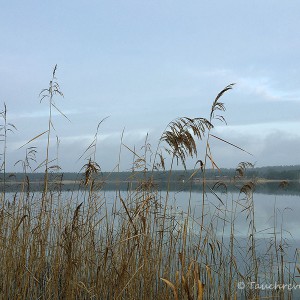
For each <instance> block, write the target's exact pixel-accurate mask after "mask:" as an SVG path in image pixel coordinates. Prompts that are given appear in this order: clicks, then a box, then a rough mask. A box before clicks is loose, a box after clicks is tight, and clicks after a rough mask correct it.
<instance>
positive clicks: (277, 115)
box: [0, 0, 300, 172]
mask: <svg viewBox="0 0 300 300" xmlns="http://www.w3.org/2000/svg"><path fill="white" fill-rule="evenodd" d="M299 11H300V2H299V1H293V0H290V1H285V2H283V1H277V0H264V1H261V0H252V1H238V0H228V1H214V0H210V1H201V0H197V1H196V0H187V1H179V0H177V1H175V0H159V1H158V0H151V1H150V0H122V1H121V0H118V1H116V0H110V1H99V0H97V1H76V0H75V1H56V0H54V1H51V2H50V1H31V0H29V1H22V2H21V1H14V0H12V1H0V40H1V47H0V107H1V108H2V109H3V107H4V103H5V104H6V106H7V122H9V123H12V124H14V125H15V126H16V128H17V130H14V132H13V133H12V132H9V133H8V136H7V153H6V157H7V164H6V168H7V170H9V171H10V172H15V171H19V170H21V164H17V165H15V163H16V162H17V161H18V160H24V158H25V155H26V148H28V147H36V148H35V149H36V150H37V155H36V160H37V162H36V163H35V162H32V168H33V169H35V168H36V167H37V166H38V165H39V164H40V163H42V162H43V160H44V159H45V154H46V144H47V136H46V134H44V135H42V136H41V137H39V138H37V139H35V140H33V141H32V142H31V143H29V144H27V145H25V146H23V147H22V148H20V147H21V146H22V145H24V144H26V143H27V142H28V141H30V140H31V139H33V138H34V137H36V136H37V135H39V134H40V133H42V132H44V131H46V130H47V129H48V116H49V105H48V103H47V100H46V99H44V100H43V101H42V102H41V103H40V97H39V93H40V91H41V90H42V89H44V88H48V86H49V81H50V79H51V75H52V71H53V68H54V66H55V65H56V64H57V66H58V67H57V72H56V77H57V81H58V82H59V84H60V87H61V90H62V92H63V94H64V98H62V97H58V96H57V97H55V98H54V101H55V104H56V106H57V107H58V108H59V109H60V110H61V111H62V112H63V113H64V114H65V115H66V116H67V117H68V118H69V119H70V121H68V120H67V119H66V118H64V117H63V116H62V115H60V114H59V113H57V112H54V114H53V120H52V121H53V126H54V129H55V131H54V130H52V133H51V140H50V145H51V147H50V158H51V159H55V158H56V157H57V151H58V158H59V159H58V164H59V165H60V166H61V168H62V170H63V171H65V172H70V171H74V172H78V171H80V169H81V167H82V166H83V165H84V164H85V163H86V162H87V160H86V159H88V158H89V152H87V153H85V155H83V157H82V158H80V157H81V155H82V154H83V153H84V152H85V150H86V149H87V147H88V146H89V145H90V144H91V143H92V141H93V139H94V135H95V132H96V129H97V125H98V123H99V122H100V121H101V120H102V119H103V118H106V117H109V118H107V119H106V120H105V121H104V122H103V123H102V124H101V125H100V127H99V132H98V139H97V152H96V161H97V163H98V164H99V165H100V166H101V168H102V170H103V171H112V170H115V168H116V166H117V164H118V161H119V151H120V149H121V159H120V161H121V162H120V169H121V170H129V169H130V167H131V166H132V160H133V154H132V152H131V151H130V150H128V148H129V149H131V150H132V151H133V150H134V151H136V153H137V154H138V155H143V151H144V150H143V148H141V147H142V146H143V145H144V144H145V139H146V136H147V134H148V138H147V143H149V144H150V145H151V149H152V151H153V153H154V152H155V149H156V147H157V144H158V141H159V138H160V136H161V135H162V133H163V131H164V130H165V129H166V126H167V125H168V123H169V122H170V121H172V120H173V119H175V118H177V117H184V116H186V117H192V118H193V117H204V118H209V113H210V107H211V104H212V102H213V100H214V98H215V96H216V95H217V94H218V92H220V91H221V90H222V89H223V88H224V87H225V86H227V85H228V84H231V83H235V86H234V88H233V89H232V90H231V91H229V92H227V93H226V94H225V95H224V96H223V97H222V101H223V102H224V103H225V106H226V111H225V112H224V114H223V115H224V117H225V119H226V121H227V125H226V124H223V123H221V122H215V124H214V125H215V128H214V129H213V131H212V133H213V134H214V135H216V136H218V137H220V138H222V139H225V140H227V141H229V142H230V143H233V144H236V145H238V146H239V147H241V148H243V149H245V150H247V151H248V152H250V153H251V154H252V155H249V154H246V153H245V152H242V151H240V150H238V149H236V148H234V147H231V146H229V145H228V144H225V143H222V142H221V141H219V140H216V139H212V140H211V150H212V155H213V158H214V160H215V162H216V164H217V165H218V166H219V167H227V168H230V167H232V168H234V167H236V166H237V164H238V163H239V162H240V161H250V162H252V163H255V165H256V166H257V167H261V166H267V165H294V164H300V155H299V149H300V130H299V129H300V118H299V113H300V33H299V28H300V18H299ZM0 122H2V123H1V124H3V120H0ZM122 132H124V133H123V138H122V142H123V144H125V145H126V147H125V146H122V147H120V143H121V136H122ZM56 136H57V137H58V139H59V147H58V150H57V139H56ZM162 146H163V145H162ZM3 147H4V145H3V142H2V144H0V149H3ZM198 147H199V156H198V157H197V158H195V157H194V158H193V159H190V160H188V168H193V167H194V165H195V162H196V161H197V159H201V160H204V157H203V156H204V152H203V151H204V150H203V149H204V148H205V143H204V141H199V143H198ZM0 151H1V150H0ZM1 152H3V150H2V151H1ZM164 156H165V157H167V154H164ZM178 168H181V166H180V165H179V166H178ZM38 171H40V172H42V171H44V169H42V168H41V169H38Z"/></svg>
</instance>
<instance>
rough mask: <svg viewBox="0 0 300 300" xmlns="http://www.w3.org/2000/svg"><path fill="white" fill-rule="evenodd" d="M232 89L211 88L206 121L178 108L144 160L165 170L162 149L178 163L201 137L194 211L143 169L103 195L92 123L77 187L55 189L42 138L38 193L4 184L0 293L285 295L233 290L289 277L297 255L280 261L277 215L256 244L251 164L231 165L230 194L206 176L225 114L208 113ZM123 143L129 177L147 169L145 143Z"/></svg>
mask: <svg viewBox="0 0 300 300" xmlns="http://www.w3.org/2000/svg"><path fill="white" fill-rule="evenodd" d="M55 72H56V67H55V69H54V72H53V78H52V81H51V82H50V87H49V89H46V90H44V91H43V92H46V94H44V95H47V97H48V98H49V109H50V117H49V121H48V125H49V128H48V130H47V131H46V132H45V133H47V134H48V137H49V135H50V134H51V128H52V126H53V124H52V120H51V109H52V106H53V105H54V101H53V97H54V95H55V93H58V94H60V95H62V94H61V92H60V89H59V85H58V84H57V83H56V82H54V79H55ZM231 88H232V85H230V86H228V87H226V88H225V89H224V90H223V91H221V93H219V95H218V96H217V98H216V100H215V101H214V103H213V106H212V110H211V114H210V120H206V119H204V118H194V119H192V118H187V117H183V118H179V119H176V120H175V121H173V122H171V123H169V125H168V127H167V128H166V130H165V132H164V133H163V134H162V138H161V140H160V143H159V147H158V148H157V151H156V155H155V159H154V162H152V165H151V169H152V172H155V170H157V169H159V168H161V169H164V168H165V163H164V158H163V157H164V155H165V153H168V154H169V155H171V158H172V161H174V160H175V161H176V162H177V163H179V162H181V163H182V165H183V166H184V167H185V161H186V158H187V157H190V156H194V157H196V155H197V146H196V145H197V144H196V140H197V139H203V138H204V139H205V143H204V145H205V147H206V156H205V158H204V159H203V161H202V160H201V161H199V170H196V171H199V172H200V173H201V174H202V178H203V194H202V192H200V195H199V196H200V198H201V197H203V198H202V199H203V203H202V210H201V212H195V210H193V208H192V206H191V205H190V206H189V209H188V210H187V211H185V212H181V213H179V211H178V210H177V209H176V206H175V205H176V203H175V204H174V203H172V202H171V201H170V199H169V191H166V192H165V193H163V192H161V191H159V190H157V188H156V187H155V186H154V185H153V184H152V182H151V178H150V179H149V178H146V177H145V180H144V181H143V182H141V185H140V186H139V187H138V188H136V189H134V188H132V186H131V185H129V189H128V190H127V191H126V192H121V191H120V190H118V189H117V188H116V195H115V198H114V201H113V203H110V200H109V199H107V197H106V194H105V192H104V191H102V190H101V189H97V188H96V184H97V183H96V182H95V179H94V178H95V174H97V173H98V172H99V171H100V166H99V165H98V164H97V162H96V161H95V158H96V156H95V151H96V141H97V134H98V129H99V126H98V127H97V133H96V135H95V140H94V141H93V142H92V144H91V145H90V146H89V148H88V149H87V150H89V149H92V154H90V156H89V157H88V162H87V164H86V165H85V166H84V167H83V169H84V178H83V181H82V182H81V183H78V184H81V187H82V189H77V190H76V189H74V191H73V192H68V193H63V192H62V191H61V190H60V189H59V188H58V189H57V187H59V186H61V185H59V184H58V185H56V189H53V188H51V185H50V184H49V182H48V180H49V177H48V172H49V170H50V167H51V165H50V163H51V161H52V160H50V159H49V157H50V155H49V143H50V139H49V138H48V143H47V145H46V158H45V161H44V162H43V164H42V165H43V166H45V168H46V169H45V170H46V172H45V174H46V175H45V183H44V190H43V192H42V193H33V192H31V191H30V183H29V182H28V179H27V181H24V184H23V185H22V187H21V189H20V191H19V192H16V193H15V194H11V193H10V194H7V193H5V191H4V192H3V193H2V195H1V199H0V253H1V255H0V265H1V269H0V282H1V285H0V295H1V298H2V299H162V300H165V299H188V300H190V299H197V300H201V299H241V297H242V296H244V297H245V299H260V298H261V297H267V298H265V299H292V292H288V293H286V294H285V295H284V293H283V292H282V291H281V290H269V291H261V290H253V289H251V288H249V287H247V286H246V288H245V289H244V290H243V291H242V292H240V293H238V289H237V283H238V282H241V281H243V282H245V283H247V282H253V281H255V282H258V281H259V280H264V279H265V280H266V281H268V282H280V283H287V282H288V283H293V282H295V280H296V275H297V274H298V271H299V268H297V266H296V264H295V262H294V263H289V262H288V261H286V256H285V251H284V249H285V240H284V237H283V235H282V234H278V233H277V232H276V231H275V228H276V226H277V224H274V232H273V234H272V237H271V238H270V240H269V241H268V242H269V247H268V249H267V250H266V251H265V252H264V253H263V257H261V255H260V253H259V251H258V248H257V243H258V242H259V239H257V237H256V235H257V233H256V228H255V215H254V203H253V192H254V188H255V183H254V182H252V181H251V182H249V183H245V182H244V181H242V180H241V181H239V180H240V179H242V178H243V175H244V173H245V172H246V169H247V168H248V167H251V165H250V164H248V163H241V164H240V165H239V166H238V168H237V176H236V177H235V183H236V185H240V186H239V187H240V196H239V197H238V198H234V199H230V197H228V196H227V197H223V198H221V197H222V194H220V193H218V189H219V188H222V189H223V190H226V184H225V183H218V184H216V185H215V186H214V187H210V186H209V185H208V184H207V182H206V181H205V168H206V164H207V158H208V161H209V162H211V163H212V165H213V166H214V167H217V164H216V163H215V162H214V160H213V157H212V154H211V149H210V148H209V134H210V131H211V130H212V129H213V124H212V123H213V120H214V119H219V120H222V121H225V119H224V118H223V117H222V116H220V115H216V112H217V111H218V110H220V111H224V110H225V107H224V104H223V103H221V102H219V100H220V97H221V96H222V95H223V94H224V93H225V92H226V91H228V90H230V89H231ZM55 108H57V107H56V106H55ZM5 118H6V113H5ZM5 122H6V119H5ZM5 134H6V133H5ZM35 138H38V137H35ZM35 138H34V139H35ZM34 139H32V140H34ZM122 147H123V146H122ZM126 147H127V146H126ZM127 148H128V147H127ZM131 151H132V153H133V155H134V159H133V175H132V179H134V174H135V173H138V172H143V173H144V174H146V170H149V164H150V161H149V159H148V157H149V155H148V154H149V151H150V148H149V147H148V144H147V143H145V147H144V149H143V151H144V152H143V153H141V154H139V153H137V151H136V150H135V149H133V150H131ZM87 152H88V151H87ZM163 153H164V155H163ZM156 158H157V160H159V163H156ZM34 160H35V148H32V147H31V148H28V150H26V158H25V160H24V161H20V162H19V163H21V164H22V166H23V170H24V173H25V174H26V172H28V171H30V162H31V161H34ZM54 161H55V160H54ZM171 172H172V166H171V169H170V173H171ZM195 174H196V172H195ZM58 182H59V180H58ZM207 192H210V193H211V195H213V197H215V198H216V199H217V204H216V205H215V210H213V211H212V210H206V209H205V207H206V206H207V205H206V199H207ZM187 201H189V199H187ZM241 215H243V216H244V217H245V222H246V223H247V224H248V233H247V238H246V239H245V240H244V241H241V240H240V239H239V238H238V237H237V236H236V229H235V224H236V219H237V217H238V216H241ZM274 216H276V211H274ZM274 220H275V218H274ZM276 220H277V219H276ZM276 220H275V221H274V222H277V221H276ZM227 224H230V232H229V234H228V232H226V230H225V228H227V227H228V225H227ZM296 259H297V258H296Z"/></svg>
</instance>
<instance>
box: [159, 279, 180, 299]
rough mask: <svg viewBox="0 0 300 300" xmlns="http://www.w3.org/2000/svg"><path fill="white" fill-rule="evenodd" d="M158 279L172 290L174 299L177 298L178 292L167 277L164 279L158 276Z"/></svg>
mask: <svg viewBox="0 0 300 300" xmlns="http://www.w3.org/2000/svg"><path fill="white" fill-rule="evenodd" d="M160 279H161V280H162V281H163V282H164V283H166V284H167V285H168V286H169V287H170V288H171V289H172V290H173V294H174V300H178V293H177V291H176V288H175V285H174V284H173V283H172V282H170V281H169V280H167V279H164V278H160Z"/></svg>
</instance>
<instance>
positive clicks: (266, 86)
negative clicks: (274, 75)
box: [238, 77, 300, 101]
mask: <svg viewBox="0 0 300 300" xmlns="http://www.w3.org/2000/svg"><path fill="white" fill-rule="evenodd" d="M274 86H275V83H274V82H273V80H272V79H271V78H269V77H240V78H239V80H238V89H239V91H241V92H243V93H248V94H252V95H257V96H259V97H260V98H262V99H264V100H266V101H300V91H299V90H289V91H288V90H283V89H278V88H275V87H274Z"/></svg>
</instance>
